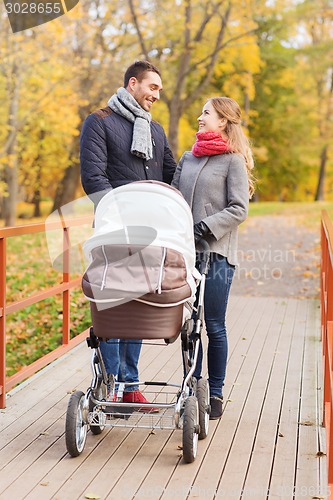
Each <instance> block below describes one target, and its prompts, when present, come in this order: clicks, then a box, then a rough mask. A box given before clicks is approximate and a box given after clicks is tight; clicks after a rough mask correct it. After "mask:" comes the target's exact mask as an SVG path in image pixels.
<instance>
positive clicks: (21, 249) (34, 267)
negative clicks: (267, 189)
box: [6, 202, 333, 376]
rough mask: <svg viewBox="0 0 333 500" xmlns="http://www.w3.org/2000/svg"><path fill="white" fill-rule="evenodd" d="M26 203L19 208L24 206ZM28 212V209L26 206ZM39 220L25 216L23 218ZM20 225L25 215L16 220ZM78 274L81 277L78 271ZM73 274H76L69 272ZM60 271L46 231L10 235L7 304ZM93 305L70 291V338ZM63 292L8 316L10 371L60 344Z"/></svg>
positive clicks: (279, 209) (253, 210)
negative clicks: (55, 263) (49, 248)
mask: <svg viewBox="0 0 333 500" xmlns="http://www.w3.org/2000/svg"><path fill="white" fill-rule="evenodd" d="M22 209H23V207H21V210H22ZM24 209H25V212H24V213H27V208H26V207H24ZM322 210H327V211H328V212H329V215H330V217H331V218H333V202H312V203H298V202H294V203H278V202H260V203H251V204H250V211H249V215H250V217H259V216H268V215H270V216H279V215H284V216H288V215H291V216H293V217H296V219H297V221H298V222H299V224H301V225H305V226H307V227H311V228H319V224H320V216H321V211H322ZM32 222H34V223H36V222H41V220H37V219H34V220H33V221H31V220H28V219H24V223H32ZM17 224H18V225H21V224H22V220H21V219H19V220H18V221H17ZM76 276H79V274H77V275H76ZM71 277H75V275H73V276H71ZM61 280H62V275H61V273H59V272H57V271H56V270H55V269H53V267H52V265H51V262H50V257H49V254H48V249H47V241H46V237H45V235H44V234H42V233H38V234H32V235H26V236H17V237H13V238H9V239H8V246H7V303H12V302H16V301H18V300H21V299H23V298H26V297H28V296H30V295H32V294H35V293H37V292H39V291H41V290H44V289H46V288H48V287H51V286H53V285H55V284H58V283H61ZM90 323H91V320H90V309H89V304H88V303H87V301H86V299H85V298H84V296H83V294H82V291H81V289H77V290H73V291H71V337H74V336H75V335H77V334H78V333H80V332H82V331H83V330H85V329H86V328H88V327H89V326H90ZM61 335H62V302H61V296H60V295H59V296H56V297H52V298H49V299H45V300H44V301H42V302H40V303H38V304H35V305H32V306H29V307H27V308H25V309H24V310H21V311H18V312H16V313H13V314H10V315H8V317H7V344H6V345H7V357H6V363H7V376H10V375H12V374H14V373H16V372H17V371H18V370H19V369H20V368H21V367H23V366H25V365H28V364H30V363H32V362H33V361H35V360H36V359H38V358H39V357H41V356H43V355H44V354H47V353H48V352H50V351H52V350H53V349H55V348H56V347H58V346H59V345H60V344H61Z"/></svg>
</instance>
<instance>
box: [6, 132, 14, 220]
mask: <svg viewBox="0 0 333 500" xmlns="http://www.w3.org/2000/svg"><path fill="white" fill-rule="evenodd" d="M15 147H16V139H15V140H14V141H13V144H12V147H11V149H12V148H15ZM9 154H10V153H9ZM14 155H15V156H14V157H13V162H12V165H6V167H5V181H6V185H7V192H8V196H4V197H3V218H4V220H5V226H15V222H16V203H17V156H16V153H14Z"/></svg>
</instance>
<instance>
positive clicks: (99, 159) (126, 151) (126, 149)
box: [80, 61, 176, 404]
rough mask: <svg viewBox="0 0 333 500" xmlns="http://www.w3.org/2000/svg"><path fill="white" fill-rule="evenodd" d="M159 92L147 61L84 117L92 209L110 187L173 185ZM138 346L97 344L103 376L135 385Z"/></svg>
mask: <svg viewBox="0 0 333 500" xmlns="http://www.w3.org/2000/svg"><path fill="white" fill-rule="evenodd" d="M161 90H162V80H161V75H160V72H159V70H158V69H157V68H156V67H155V66H153V65H152V64H151V63H150V62H148V61H136V62H135V63H134V64H132V65H131V66H130V67H129V68H128V69H127V71H126V72H125V75H124V86H123V87H120V88H119V89H118V90H117V93H116V94H114V95H113V96H112V97H111V98H110V100H109V102H108V106H107V107H106V108H103V109H99V110H97V111H95V112H94V113H92V114H91V115H89V116H88V117H87V118H86V120H85V122H84V124H83V128H82V133H81V146H80V160H81V180H82V186H83V188H84V190H85V192H86V193H87V194H88V195H89V196H90V198H91V199H92V200H93V201H94V203H95V205H97V203H98V202H99V201H100V200H101V198H102V197H103V196H104V194H105V193H106V192H107V191H110V189H113V188H115V187H118V186H122V185H124V184H128V183H130V182H134V181H142V180H156V181H162V182H166V183H168V184H170V183H171V181H172V177H173V173H174V171H175V168H176V162H175V160H174V158H173V156H172V153H171V150H170V147H169V144H168V141H167V138H166V135H165V132H164V130H163V128H162V127H161V125H159V124H158V123H157V122H155V121H153V120H152V119H151V115H150V113H149V111H150V109H151V107H152V105H153V104H154V103H155V102H156V101H158V100H159V98H160V91H161ZM143 222H144V221H143ZM110 328H112V325H110ZM141 344H142V341H140V340H138V341H136V342H134V341H131V342H127V341H125V340H121V339H120V340H117V339H112V340H109V341H107V342H101V352H102V355H103V360H104V362H105V368H106V370H107V372H108V373H112V374H113V375H115V376H116V377H117V378H118V381H121V382H125V383H126V382H127V383H130V382H131V383H136V382H138V380H139V378H138V366H137V365H138V360H139V355H140V350H141ZM126 391H127V392H124V396H123V400H124V401H125V402H134V403H141V402H142V403H143V404H144V403H147V400H146V399H145V397H144V396H143V394H142V393H141V392H140V391H139V390H138V386H136V385H132V386H129V387H128V389H126Z"/></svg>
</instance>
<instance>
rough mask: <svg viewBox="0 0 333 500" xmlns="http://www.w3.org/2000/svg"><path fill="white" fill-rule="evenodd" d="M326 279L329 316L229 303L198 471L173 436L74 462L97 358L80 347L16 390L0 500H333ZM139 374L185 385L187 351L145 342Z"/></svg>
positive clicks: (131, 433) (95, 445) (96, 443)
mask: <svg viewBox="0 0 333 500" xmlns="http://www.w3.org/2000/svg"><path fill="white" fill-rule="evenodd" d="M330 230H331V229H330ZM325 234H326V233H325ZM328 248H329V245H328ZM329 262H331V261H330V258H329V254H328V257H327V258H326V265H328V263H329ZM325 272H326V271H325ZM330 272H332V271H330ZM327 273H328V272H326V274H325V276H326V278H328V274H327ZM330 276H331V277H332V274H330ZM328 282H330V280H329V279H326V281H325V283H326V285H325V283H324V284H323V297H322V301H323V302H324V304H326V305H325V306H324V309H325V310H324V313H325V314H324V317H323V315H322V316H321V314H320V311H321V309H320V303H319V301H316V300H311V299H309V300H299V299H291V298H288V297H282V298H281V297H279V298H274V297H244V296H241V295H232V296H231V298H230V305H229V311H228V318H227V320H228V331H229V359H228V370H227V380H226V386H225V389H224V412H223V416H222V418H221V419H220V420H218V421H211V422H210V430H209V435H208V437H207V438H206V439H205V440H202V441H199V447H198V455H197V458H196V460H195V461H194V463H192V464H185V463H184V462H183V460H182V450H181V442H182V435H181V431H179V430H176V429H175V430H154V431H153V432H152V431H151V430H147V429H129V428H117V427H115V428H112V429H105V430H104V432H103V433H102V434H100V435H97V436H96V435H93V434H91V433H90V432H89V433H88V437H87V443H86V446H85V449H84V451H83V453H82V454H81V455H80V456H79V457H77V458H71V457H69V455H68V454H67V453H66V446H65V437H64V428H65V415H66V408H67V403H68V399H69V396H70V394H71V393H72V392H73V391H74V390H76V389H82V390H83V391H85V390H86V389H87V387H88V386H89V384H90V379H91V372H90V356H91V351H90V350H89V349H88V347H87V346H86V344H85V343H82V344H79V345H78V346H76V347H75V348H74V349H72V350H70V351H69V352H67V353H66V354H65V355H63V356H62V357H60V358H59V359H57V360H56V361H53V362H52V363H51V364H49V365H48V366H47V367H45V368H43V369H42V370H41V371H39V372H38V373H37V374H35V375H33V376H31V377H30V378H29V379H28V380H27V381H25V382H23V383H22V384H21V385H19V386H17V387H16V388H14V389H12V390H11V391H10V392H9V393H8V394H7V400H6V408H5V409H3V410H0V412H1V413H0V499H1V500H2V499H3V500H4V499H7V498H15V499H18V500H20V499H38V500H44V499H45V500H46V499H51V498H52V499H59V500H66V499H68V500H75V499H84V498H101V499H107V498H108V499H112V500H113V499H114V500H118V499H123V498H124V499H132V498H133V499H134V498H135V499H136V498H144V499H146V498H147V499H148V498H152V499H157V498H170V497H171V498H176V499H187V498H191V499H192V498H193V499H194V498H198V499H205V498H207V499H208V498H209V499H215V498H225V499H228V500H229V499H232V498H244V499H247V498H255V499H267V498H272V499H273V498H283V499H284V498H290V499H291V498H299V499H301V498H306V499H318V498H330V488H329V484H332V481H330V480H329V477H328V472H329V470H330V469H329V464H328V459H329V460H330V456H329V457H327V449H326V431H327V432H328V434H327V435H328V436H330V427H329V424H330V410H329V408H330V407H331V403H330V401H329V398H328V393H329V392H330V393H331V392H332V391H331V389H330V388H329V387H328V386H327V384H326V386H325V391H326V397H325V407H326V429H325V428H324V427H323V425H322V423H323V422H322V421H323V405H324V384H323V363H322V360H323V345H322V331H323V326H322V324H323V321H326V322H327V324H328V325H329V326H328V331H329V329H330V328H331V325H332V321H331V320H330V316H329V315H330V314H331V312H332V309H331V307H332V306H331V305H330V304H332V299H331V300H329V293H331V292H330V290H329V288H328V286H327V283H328ZM325 311H326V312H325ZM322 314H323V311H322ZM327 314H328V316H327ZM325 315H326V316H325ZM324 330H325V328H324ZM326 330H327V329H326ZM326 330H325V331H326ZM329 356H330V353H329V352H328V354H327V355H326V356H325V357H324V360H328V358H329ZM330 359H332V357H331V358H330ZM325 366H326V364H325ZM139 368H140V376H141V378H142V380H154V379H155V380H165V381H170V382H174V383H180V382H181V377H182V368H181V355H180V343H178V342H175V343H174V344H172V345H169V346H162V345H161V346H154V345H145V346H144V347H143V351H142V355H141V357H140V366H139ZM325 369H326V368H325ZM325 380H326V379H325ZM146 395H147V398H149V393H147V394H146ZM329 439H330V438H329ZM329 439H328V443H329V442H330V440H329Z"/></svg>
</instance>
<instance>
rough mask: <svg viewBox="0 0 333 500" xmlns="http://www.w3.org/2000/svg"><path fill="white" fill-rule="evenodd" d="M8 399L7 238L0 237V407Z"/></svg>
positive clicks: (3, 405) (2, 406)
mask: <svg viewBox="0 0 333 500" xmlns="http://www.w3.org/2000/svg"><path fill="white" fill-rule="evenodd" d="M5 401H6V238H0V408H4V407H5Z"/></svg>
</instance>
